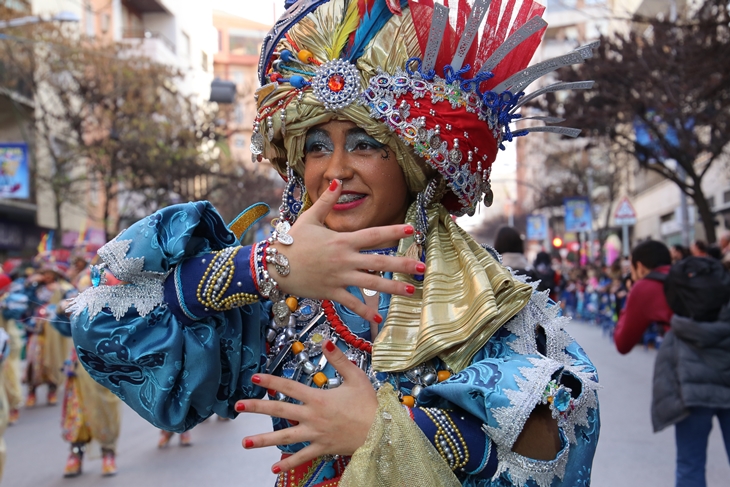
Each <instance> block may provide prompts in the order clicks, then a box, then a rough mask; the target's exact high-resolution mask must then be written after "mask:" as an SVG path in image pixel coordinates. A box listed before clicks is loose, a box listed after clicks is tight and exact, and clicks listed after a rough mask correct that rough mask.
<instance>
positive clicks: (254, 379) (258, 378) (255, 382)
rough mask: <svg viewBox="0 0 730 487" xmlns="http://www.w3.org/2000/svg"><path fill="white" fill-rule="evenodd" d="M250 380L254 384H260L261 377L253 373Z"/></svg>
mask: <svg viewBox="0 0 730 487" xmlns="http://www.w3.org/2000/svg"><path fill="white" fill-rule="evenodd" d="M251 382H253V383H254V384H260V383H261V377H259V376H258V375H254V376H253V377H251Z"/></svg>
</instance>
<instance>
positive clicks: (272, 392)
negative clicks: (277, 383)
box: [266, 389, 276, 396]
mask: <svg viewBox="0 0 730 487" xmlns="http://www.w3.org/2000/svg"><path fill="white" fill-rule="evenodd" d="M266 392H268V393H269V396H275V395H276V391H275V390H274V389H267V390H266Z"/></svg>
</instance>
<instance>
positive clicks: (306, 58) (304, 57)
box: [297, 49, 314, 64]
mask: <svg viewBox="0 0 730 487" xmlns="http://www.w3.org/2000/svg"><path fill="white" fill-rule="evenodd" d="M297 57H298V58H299V60H300V61H301V62H303V63H305V64H309V63H310V60H311V59H312V58H313V57H314V54H312V52H311V51H307V50H306V49H302V50H301V51H299V52H298V53H297Z"/></svg>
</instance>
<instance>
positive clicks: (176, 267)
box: [175, 265, 200, 321]
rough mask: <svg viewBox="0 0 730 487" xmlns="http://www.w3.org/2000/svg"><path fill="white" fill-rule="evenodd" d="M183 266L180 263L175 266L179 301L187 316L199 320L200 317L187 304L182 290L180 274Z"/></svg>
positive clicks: (176, 291) (176, 289)
mask: <svg viewBox="0 0 730 487" xmlns="http://www.w3.org/2000/svg"><path fill="white" fill-rule="evenodd" d="M181 267H182V266H180V265H177V266H175V294H176V295H177V303H178V305H180V309H181V310H182V312H183V314H184V315H185V316H187V317H188V318H189V319H190V320H192V321H198V320H199V319H200V318H198V317H197V316H195V315H194V314H193V313H191V312H190V310H189V309H188V306H187V304H185V296H184V294H183V290H182V277H181V276H180V269H181Z"/></svg>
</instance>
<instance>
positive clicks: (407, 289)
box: [406, 284, 416, 294]
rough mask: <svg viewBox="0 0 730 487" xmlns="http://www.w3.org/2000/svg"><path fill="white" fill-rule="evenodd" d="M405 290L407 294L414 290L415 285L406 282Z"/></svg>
mask: <svg viewBox="0 0 730 487" xmlns="http://www.w3.org/2000/svg"><path fill="white" fill-rule="evenodd" d="M406 292H407V293H408V294H413V293H415V292H416V287H415V286H412V285H411V284H406Z"/></svg>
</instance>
